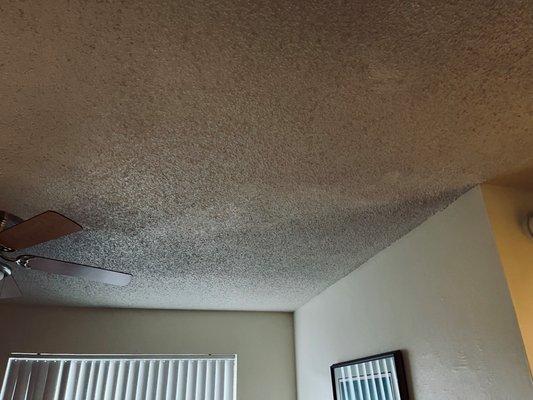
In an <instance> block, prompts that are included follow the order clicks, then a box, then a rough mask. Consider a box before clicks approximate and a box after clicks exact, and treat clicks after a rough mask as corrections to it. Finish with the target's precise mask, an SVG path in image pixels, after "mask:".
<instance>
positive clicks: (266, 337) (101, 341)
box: [0, 305, 296, 400]
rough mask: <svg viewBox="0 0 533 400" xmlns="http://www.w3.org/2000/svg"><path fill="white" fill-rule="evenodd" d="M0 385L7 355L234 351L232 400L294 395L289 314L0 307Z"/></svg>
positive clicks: (288, 399)
mask: <svg viewBox="0 0 533 400" xmlns="http://www.w3.org/2000/svg"><path fill="white" fill-rule="evenodd" d="M0 320H1V321H2V327H3V328H5V327H6V326H7V327H9V329H1V330H0V385H1V380H2V379H3V376H4V369H5V366H6V363H7V357H8V356H9V353H13V352H42V353H71V354H87V353H90V354H131V353H133V354H208V353H210V354H237V357H238V368H237V392H238V399H239V400H273V399H276V400H296V390H295V389H296V383H295V368H294V332H293V317H292V314H289V313H256V312H213V311H173V310H166V311H161V310H116V309H115V310H113V309H88V308H56V307H38V306H31V307H30V306H21V305H9V306H6V305H0Z"/></svg>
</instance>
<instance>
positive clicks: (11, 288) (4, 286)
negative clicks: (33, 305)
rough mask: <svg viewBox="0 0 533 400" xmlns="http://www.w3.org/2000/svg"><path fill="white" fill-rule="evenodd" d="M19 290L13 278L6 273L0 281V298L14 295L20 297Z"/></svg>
mask: <svg viewBox="0 0 533 400" xmlns="http://www.w3.org/2000/svg"><path fill="white" fill-rule="evenodd" d="M21 296H22V292H21V291H20V289H19V287H18V285H17V282H15V278H13V277H12V276H11V275H7V276H5V277H4V279H2V280H1V281H0V299H12V298H14V297H21Z"/></svg>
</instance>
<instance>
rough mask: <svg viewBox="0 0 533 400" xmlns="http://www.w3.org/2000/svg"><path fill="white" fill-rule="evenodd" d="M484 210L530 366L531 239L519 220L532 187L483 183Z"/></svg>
mask: <svg viewBox="0 0 533 400" xmlns="http://www.w3.org/2000/svg"><path fill="white" fill-rule="evenodd" d="M482 190H483V196H484V198H485V204H486V207H487V212H488V215H489V219H490V222H491V225H492V229H493V232H494V238H495V240H496V244H497V246H498V251H499V253H500V259H501V262H502V266H503V270H504V272H505V276H506V277H507V283H508V285H509V289H510V291H511V298H512V299H513V304H514V308H515V311H516V315H517V317H518V323H519V325H520V330H521V332H522V337H523V339H524V345H525V348H526V352H527V355H528V359H529V365H530V368H531V369H532V370H533V240H532V239H531V238H529V237H528V236H526V235H525V233H524V230H523V227H522V224H523V223H524V221H525V217H526V215H527V214H528V212H532V211H533V190H521V189H516V188H510V187H502V186H494V185H484V186H483V187H482Z"/></svg>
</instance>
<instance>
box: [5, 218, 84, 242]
mask: <svg viewBox="0 0 533 400" xmlns="http://www.w3.org/2000/svg"><path fill="white" fill-rule="evenodd" d="M82 229H83V228H82V227H81V226H80V225H79V224H77V223H76V222H74V221H72V220H71V219H69V218H67V217H65V216H63V215H61V214H59V213H57V212H55V211H46V212H44V213H42V214H39V215H36V216H35V217H32V218H30V219H28V220H26V221H23V222H21V223H20V224H17V225H15V226H13V227H11V228H8V229H6V230H5V231H1V232H0V245H2V247H5V248H8V249H11V250H20V249H24V248H26V247H31V246H35V245H36V244H39V243H43V242H48V241H49V240H54V239H57V238H60V237H61V236H65V235H69V234H71V233H74V232H77V231H81V230H82Z"/></svg>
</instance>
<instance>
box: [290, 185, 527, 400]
mask: <svg viewBox="0 0 533 400" xmlns="http://www.w3.org/2000/svg"><path fill="white" fill-rule="evenodd" d="M294 322H295V333H296V364H297V372H298V398H299V399H301V400H324V399H331V398H332V397H331V390H332V389H331V380H330V376H329V367H330V365H331V364H334V363H337V362H341V361H346V360H351V359H355V358H359V357H364V356H369V355H372V354H377V353H383V352H386V351H390V350H397V349H401V350H403V351H404V353H405V355H406V356H407V371H408V375H409V384H410V385H409V387H410V391H411V393H412V395H413V396H412V398H414V399H419V400H426V399H431V400H452V399H468V400H477V399H479V400H482V399H483V400H485V399H513V400H514V399H516V400H518V399H532V398H533V385H532V382H531V376H530V374H529V370H528V367H527V362H526V357H525V353H524V348H523V345H522V339H521V337H520V331H519V329H518V324H517V321H516V317H515V314H514V311H513V305H512V302H511V299H510V296H509V291H508V288H507V285H506V281H505V277H504V274H503V271H502V268H501V265H500V261H499V258H498V251H497V249H496V245H495V243H494V240H493V238H492V232H491V227H490V223H489V220H488V217H487V214H486V212H485V207H484V204H483V197H482V195H481V191H480V190H479V188H476V189H473V190H471V191H470V192H468V193H467V194H465V195H464V196H462V197H461V198H459V199H458V200H457V201H456V202H455V203H454V204H452V205H451V206H450V207H448V208H447V209H446V210H444V211H442V212H441V213H438V214H437V215H435V216H433V217H431V218H430V219H428V220H427V221H426V222H424V223H423V224H422V225H420V226H419V227H417V228H416V229H415V230H413V231H412V232H410V233H409V234H407V235H406V236H404V237H403V238H401V239H400V240H398V241H397V242H396V243H394V244H393V245H391V246H390V247H389V248H387V249H385V250H383V251H382V252H380V253H379V254H377V255H376V256H375V257H373V258H372V259H371V260H369V261H368V262H366V263H365V264H363V265H362V266H361V267H359V268H358V269H357V270H355V271H354V272H352V273H351V274H350V275H348V276H347V277H345V278H344V279H342V280H340V281H339V282H337V283H336V284H334V285H333V286H331V287H329V288H328V289H326V290H325V291H324V292H322V293H321V294H320V295H319V296H317V297H315V298H314V299H312V300H311V301H310V302H309V303H307V304H306V305H304V306H303V307H301V308H300V309H298V310H297V311H296V313H295V321H294Z"/></svg>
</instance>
